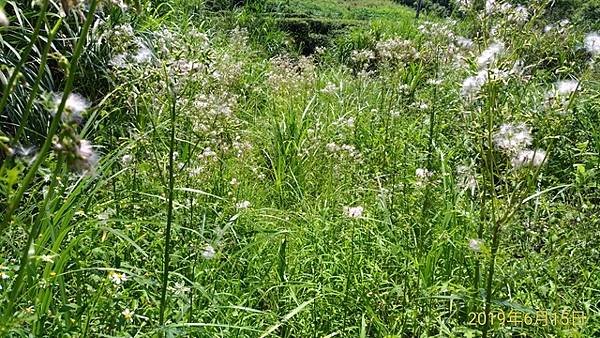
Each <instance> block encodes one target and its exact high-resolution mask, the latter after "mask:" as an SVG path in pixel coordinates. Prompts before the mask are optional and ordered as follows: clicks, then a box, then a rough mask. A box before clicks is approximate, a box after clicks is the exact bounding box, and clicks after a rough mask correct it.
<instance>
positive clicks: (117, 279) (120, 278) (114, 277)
mask: <svg viewBox="0 0 600 338" xmlns="http://www.w3.org/2000/svg"><path fill="white" fill-rule="evenodd" d="M108 279H110V281H111V282H112V283H113V284H115V285H121V284H123V283H125V282H126V281H127V280H128V279H129V277H127V275H126V274H124V273H118V272H115V271H109V272H108Z"/></svg>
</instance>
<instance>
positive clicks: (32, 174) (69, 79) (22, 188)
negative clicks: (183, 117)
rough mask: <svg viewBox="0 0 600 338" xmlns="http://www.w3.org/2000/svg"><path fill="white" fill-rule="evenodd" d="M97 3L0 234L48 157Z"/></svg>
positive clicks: (88, 15) (89, 14) (10, 204)
mask: <svg viewBox="0 0 600 338" xmlns="http://www.w3.org/2000/svg"><path fill="white" fill-rule="evenodd" d="M46 2H47V1H46ZM96 4H97V0H91V2H90V7H89V11H88V13H87V16H86V19H85V23H84V24H83V28H82V29H81V35H80V36H79V39H78V40H77V45H76V46H75V51H74V52H73V57H72V58H71V61H70V67H69V73H68V77H67V82H66V84H65V88H64V91H63V96H62V99H61V101H60V104H59V106H58V109H57V110H56V113H55V114H54V117H53V118H52V121H51V123H50V127H49V129H48V134H47V135H46V140H45V141H44V144H43V145H42V147H41V149H40V151H39V153H38V155H37V156H36V159H35V161H34V162H33V163H32V164H31V167H30V168H29V171H28V172H27V174H26V175H25V177H24V178H23V181H22V183H21V186H20V187H19V189H18V190H17V192H16V193H15V196H14V197H13V198H12V199H11V201H10V202H9V203H8V206H7V208H6V212H5V213H4V218H3V219H2V222H0V235H2V234H3V233H4V232H5V231H6V229H7V228H8V226H9V224H10V221H11V220H12V216H13V214H14V212H15V210H17V207H18V206H19V204H20V203H21V199H22V198H23V195H24V194H25V191H26V190H27V188H28V187H29V184H30V183H31V181H32V180H33V178H34V177H35V176H36V174H37V171H38V169H39V167H40V166H41V165H42V163H43V162H44V160H45V159H46V155H47V154H48V152H49V151H50V147H51V146H52V139H53V137H54V135H55V134H56V132H57V131H58V128H59V126H60V121H61V117H62V112H63V110H64V109H65V105H66V104H67V98H68V97H69V94H70V93H71V91H72V90H73V83H74V82H75V73H76V70H77V63H78V61H79V57H80V56H81V54H82V52H83V46H84V45H85V41H86V38H87V35H88V32H89V29H90V26H91V24H92V21H93V19H94V12H95V10H96Z"/></svg>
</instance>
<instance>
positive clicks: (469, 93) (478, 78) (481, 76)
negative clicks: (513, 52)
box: [460, 69, 488, 99]
mask: <svg viewBox="0 0 600 338" xmlns="http://www.w3.org/2000/svg"><path fill="white" fill-rule="evenodd" d="M487 80H488V72H487V71H486V70H485V69H484V70H480V71H479V72H478V73H477V74H476V75H474V76H469V77H468V78H466V79H465V81H463V84H462V88H461V91H460V92H461V94H462V96H464V97H466V98H469V99H472V98H473V97H474V96H475V95H476V94H477V93H478V92H479V90H481V87H483V85H484V84H485V83H486V82H487Z"/></svg>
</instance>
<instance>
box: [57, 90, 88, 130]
mask: <svg viewBox="0 0 600 338" xmlns="http://www.w3.org/2000/svg"><path fill="white" fill-rule="evenodd" d="M63 95H64V94H62V93H61V94H55V95H54V105H55V107H56V108H58V106H59V105H60V102H61V100H62V99H63ZM90 105H91V104H90V101H88V100H87V99H86V98H85V97H83V96H81V95H79V94H77V93H71V94H69V96H68V97H67V100H66V102H65V109H64V111H63V116H62V119H63V121H68V122H75V123H77V124H79V123H81V121H82V119H83V118H82V117H81V113H83V112H84V111H86V110H87V109H88V108H90Z"/></svg>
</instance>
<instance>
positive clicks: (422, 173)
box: [415, 168, 433, 180]
mask: <svg viewBox="0 0 600 338" xmlns="http://www.w3.org/2000/svg"><path fill="white" fill-rule="evenodd" d="M415 175H416V176H417V178H418V179H421V180H425V179H428V178H429V177H431V176H432V175H433V173H432V172H431V171H429V170H427V169H425V168H417V170H415Z"/></svg>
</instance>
